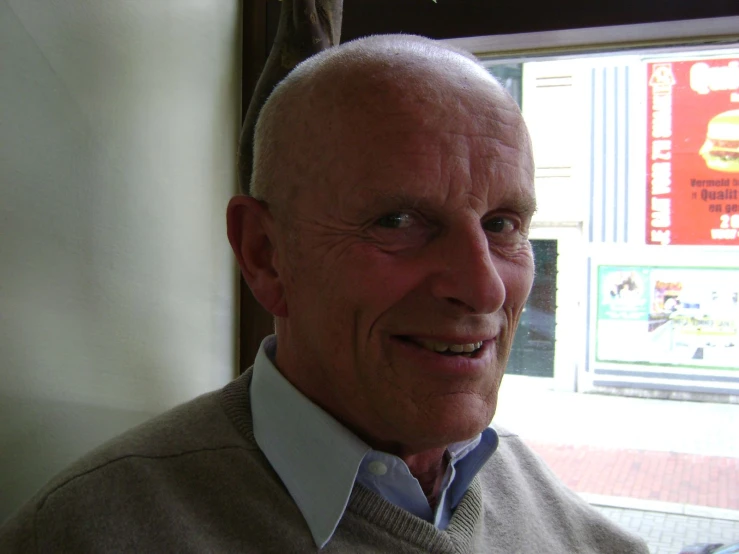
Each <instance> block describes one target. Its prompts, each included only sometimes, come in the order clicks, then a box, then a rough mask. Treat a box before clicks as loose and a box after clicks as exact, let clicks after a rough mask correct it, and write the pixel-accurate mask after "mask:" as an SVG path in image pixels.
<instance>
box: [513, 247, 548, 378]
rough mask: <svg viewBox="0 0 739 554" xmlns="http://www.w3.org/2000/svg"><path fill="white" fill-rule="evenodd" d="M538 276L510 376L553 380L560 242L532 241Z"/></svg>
mask: <svg viewBox="0 0 739 554" xmlns="http://www.w3.org/2000/svg"><path fill="white" fill-rule="evenodd" d="M531 246H532V247H533V249H534V260H536V274H535V277H534V286H533V288H532V289H531V295H530V296H529V300H528V302H526V307H525V308H524V310H523V313H522V314H521V321H520V322H519V324H518V331H517V332H516V336H515V338H514V340H513V348H512V350H511V357H510V359H509V360H508V368H507V370H506V372H507V373H509V374H515V375H529V376H532V377H554V328H555V309H556V294H557V241H556V240H532V241H531Z"/></svg>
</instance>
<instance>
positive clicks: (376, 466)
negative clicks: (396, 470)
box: [368, 461, 387, 475]
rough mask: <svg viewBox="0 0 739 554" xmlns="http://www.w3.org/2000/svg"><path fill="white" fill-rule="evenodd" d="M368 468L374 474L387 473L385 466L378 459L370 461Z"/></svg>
mask: <svg viewBox="0 0 739 554" xmlns="http://www.w3.org/2000/svg"><path fill="white" fill-rule="evenodd" d="M368 469H369V470H370V473H372V474H374V475H385V474H386V473H387V466H386V465H385V464H383V463H382V462H378V461H374V462H370V463H369V466H368Z"/></svg>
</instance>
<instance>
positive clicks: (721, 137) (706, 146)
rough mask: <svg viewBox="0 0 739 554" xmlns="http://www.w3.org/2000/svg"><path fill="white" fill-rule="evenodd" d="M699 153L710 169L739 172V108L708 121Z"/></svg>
mask: <svg viewBox="0 0 739 554" xmlns="http://www.w3.org/2000/svg"><path fill="white" fill-rule="evenodd" d="M699 153H700V155H701V156H702V157H703V160H704V161H705V162H706V166H707V167H708V168H709V169H714V170H716V171H726V172H731V173H739V110H730V111H728V112H723V113H720V114H718V115H716V116H714V117H713V118H712V119H711V120H710V121H709V122H708V131H707V133H706V142H705V143H703V146H702V147H701V149H700V152H699Z"/></svg>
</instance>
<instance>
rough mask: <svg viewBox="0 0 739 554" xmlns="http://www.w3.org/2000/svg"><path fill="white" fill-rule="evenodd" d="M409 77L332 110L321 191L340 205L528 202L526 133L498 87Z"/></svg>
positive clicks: (529, 173) (529, 165) (530, 176)
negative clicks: (462, 199) (459, 198)
mask: <svg viewBox="0 0 739 554" xmlns="http://www.w3.org/2000/svg"><path fill="white" fill-rule="evenodd" d="M413 84H414V83H404V84H403V86H402V87H394V86H392V85H391V86H389V87H388V88H386V89H384V90H382V91H380V92H379V93H378V94H376V95H374V96H372V97H370V98H367V97H364V98H361V97H360V98H359V99H355V102H353V103H350V102H346V103H344V104H342V105H340V106H337V109H335V110H333V111H332V113H331V115H330V118H329V126H330V128H332V129H334V131H335V134H334V136H333V144H332V145H331V146H330V147H329V148H328V152H332V153H333V155H330V154H329V155H327V154H328V153H327V152H324V153H323V159H325V161H326V162H327V164H326V165H325V166H324V168H323V170H324V171H325V173H324V177H325V180H326V188H327V191H329V192H333V195H335V196H336V197H337V198H336V199H337V200H341V203H342V204H345V203H365V202H369V201H375V200H376V198H375V197H378V196H379V197H381V199H387V200H388V201H389V200H391V199H393V198H399V197H403V196H405V197H409V196H416V197H419V196H422V197H424V198H427V199H429V200H431V199H433V197H439V198H443V199H449V198H451V197H454V196H455V195H472V196H474V197H477V198H478V199H479V201H480V202H482V203H483V204H486V205H489V204H490V203H495V202H498V201H500V200H503V199H505V198H508V197H511V196H530V197H531V201H533V166H532V161H531V151H530V145H529V139H528V134H527V132H526V129H525V126H524V124H523V120H522V118H521V115H520V112H519V110H518V108H517V106H516V105H515V104H514V103H513V101H512V100H511V99H510V98H509V97H507V96H506V95H505V93H503V91H501V90H499V89H497V88H496V87H494V86H493V85H491V84H489V83H485V82H482V83H479V82H474V83H470V82H469V81H468V82H463V83H457V82H455V81H451V82H442V83H433V82H424V83H421V84H418V83H416V84H417V85H418V88H416V89H414V88H413ZM398 89H401V90H398ZM356 100H358V101H356Z"/></svg>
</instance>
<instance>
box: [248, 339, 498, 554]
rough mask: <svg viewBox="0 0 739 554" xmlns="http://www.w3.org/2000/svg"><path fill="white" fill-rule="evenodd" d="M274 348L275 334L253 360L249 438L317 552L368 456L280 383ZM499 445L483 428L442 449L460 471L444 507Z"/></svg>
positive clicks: (337, 426)
mask: <svg viewBox="0 0 739 554" xmlns="http://www.w3.org/2000/svg"><path fill="white" fill-rule="evenodd" d="M276 348H277V342H276V338H275V336H274V335H272V336H269V337H267V338H265V339H264V341H262V345H261V347H260V348H259V352H258V353H257V356H256V359H255V361H254V369H253V374H252V381H251V387H250V392H249V395H250V399H251V408H252V418H253V422H254V438H255V439H256V441H257V444H258V445H259V448H260V449H261V450H262V452H263V453H264V455H265V456H266V458H267V460H269V463H270V464H271V465H272V468H273V469H274V470H275V472H277V475H279V477H280V479H281V480H282V482H283V484H284V485H285V487H286V488H287V490H288V492H289V493H290V496H291V497H292V498H293V500H294V501H295V503H296V504H297V506H298V509H299V510H300V512H301V513H302V515H303V517H304V518H305V521H306V523H307V524H308V527H309V529H310V532H311V535H312V536H313V540H314V541H315V543H316V545H317V546H318V547H319V548H323V547H324V546H325V545H326V543H328V541H329V540H330V539H331V537H332V536H333V534H334V532H335V530H336V527H337V526H338V524H339V521H340V520H341V517H342V516H343V515H344V511H345V510H346V506H347V504H348V502H349V497H350V496H351V492H352V489H353V487H354V482H355V480H356V479H357V473H358V471H359V468H360V465H361V464H362V461H363V459H364V458H365V456H366V455H367V453H368V452H374V451H372V449H371V448H370V447H369V446H368V445H367V444H365V443H364V442H363V441H362V440H361V439H359V438H358V437H357V436H356V435H354V433H352V432H351V431H349V430H348V429H347V428H346V427H344V426H343V425H341V424H340V423H339V422H338V421H336V419H334V418H333V417H332V416H331V415H329V414H328V413H326V412H325V411H323V410H322V409H321V408H320V407H318V406H317V405H315V404H314V403H313V402H311V401H310V400H309V399H308V398H307V397H306V396H305V395H303V394H302V393H301V392H300V391H298V390H297V389H296V388H295V387H294V386H293V385H292V384H291V383H290V382H289V381H288V380H287V379H285V377H284V376H283V375H282V373H280V371H279V370H278V369H277V367H276V366H275V365H274V363H273V362H272V360H273V359H274V358H275V352H276ZM497 443H498V437H497V434H496V433H495V431H494V430H493V429H492V428H487V429H485V430H484V431H483V432H482V433H481V434H480V435H478V436H477V437H475V438H473V439H470V440H466V441H462V442H458V443H454V444H451V445H449V446H448V447H447V451H448V453H449V456H450V461H451V463H452V464H456V466H457V468H459V470H460V471H459V476H458V478H455V479H453V480H452V482H451V483H450V489H449V491H448V494H449V495H450V498H449V500H450V503H449V507H450V508H453V507H454V506H456V505H457V503H458V502H459V501H460V500H461V498H462V496H464V493H465V492H466V491H467V488H468V487H469V484H470V482H471V481H472V479H473V477H474V476H475V475H476V474H477V472H478V471H479V469H480V468H481V467H482V465H483V464H484V463H485V462H486V461H487V460H488V458H490V456H491V455H492V453H493V452H494V451H495V449H496V447H497ZM387 456H390V455H389V454H388V455H387ZM398 461H400V460H398ZM399 504H401V505H402V504H403V503H402V502H400V503H399ZM406 509H408V508H406ZM411 511H412V510H411Z"/></svg>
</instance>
